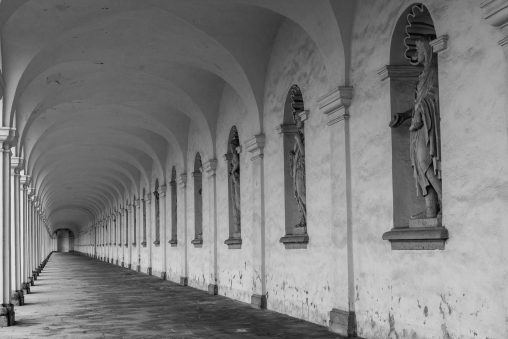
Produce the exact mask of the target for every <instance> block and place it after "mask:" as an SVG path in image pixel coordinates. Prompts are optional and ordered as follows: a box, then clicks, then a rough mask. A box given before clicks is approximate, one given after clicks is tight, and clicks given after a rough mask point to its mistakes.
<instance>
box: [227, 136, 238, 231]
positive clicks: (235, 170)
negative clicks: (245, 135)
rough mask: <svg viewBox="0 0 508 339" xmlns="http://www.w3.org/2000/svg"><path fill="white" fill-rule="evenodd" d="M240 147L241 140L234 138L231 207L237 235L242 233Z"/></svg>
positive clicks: (230, 172)
mask: <svg viewBox="0 0 508 339" xmlns="http://www.w3.org/2000/svg"><path fill="white" fill-rule="evenodd" d="M238 146H240V143H239V140H238V139H237V138H234V139H233V140H231V143H230V144H229V148H230V150H229V152H230V154H231V163H230V167H229V177H230V178H231V205H232V207H233V220H234V222H235V224H234V225H235V233H238V234H239V233H240V230H241V228H240V227H241V226H240V220H241V214H240V155H239V154H238V151H237V148H238Z"/></svg>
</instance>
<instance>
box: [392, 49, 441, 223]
mask: <svg viewBox="0 0 508 339" xmlns="http://www.w3.org/2000/svg"><path fill="white" fill-rule="evenodd" d="M416 51H417V57H418V63H419V64H422V65H423V71H422V73H421V74H420V76H419V78H418V84H417V86H416V95H415V102H414V106H413V108H412V109H411V110H409V111H407V112H404V113H398V114H396V115H395V116H394V117H393V119H392V121H391V122H390V127H397V126H400V125H401V124H402V123H403V122H404V121H405V120H406V119H409V118H411V125H410V127H409V130H410V156H411V166H412V167H413V176H414V178H415V181H416V190H417V194H418V195H421V196H423V197H424V198H425V206H426V209H425V211H424V212H422V213H420V214H418V215H415V216H413V217H412V218H414V219H420V218H436V217H438V216H439V215H440V213H441V201H442V198H441V142H440V131H439V121H440V115H439V97H438V77H437V76H438V74H437V62H436V59H435V57H434V55H433V52H432V47H431V46H430V45H429V42H428V41H425V40H418V41H416Z"/></svg>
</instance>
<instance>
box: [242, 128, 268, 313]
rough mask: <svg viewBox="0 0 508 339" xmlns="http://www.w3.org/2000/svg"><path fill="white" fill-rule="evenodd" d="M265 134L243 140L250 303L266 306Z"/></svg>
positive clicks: (258, 306) (257, 306) (261, 306)
mask: <svg viewBox="0 0 508 339" xmlns="http://www.w3.org/2000/svg"><path fill="white" fill-rule="evenodd" d="M264 147H265V135H264V134H257V135H255V136H254V137H253V138H251V139H249V140H247V142H245V149H246V150H247V151H248V152H249V153H250V155H251V161H252V198H251V207H252V216H251V218H252V233H251V234H252V242H253V253H252V270H253V274H252V276H253V277H255V278H254V281H253V286H252V295H251V298H250V302H251V305H252V306H254V307H256V308H261V309H265V308H266V261H265V254H266V248H265V246H266V245H265V241H266V239H265V183H264V178H265V174H264V161H263V149H264Z"/></svg>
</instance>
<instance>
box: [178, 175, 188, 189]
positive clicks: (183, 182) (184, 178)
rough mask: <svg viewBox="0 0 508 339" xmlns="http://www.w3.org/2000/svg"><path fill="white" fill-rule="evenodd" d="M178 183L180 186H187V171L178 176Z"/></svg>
mask: <svg viewBox="0 0 508 339" xmlns="http://www.w3.org/2000/svg"><path fill="white" fill-rule="evenodd" d="M178 185H180V187H182V188H185V187H186V186H187V173H181V174H180V176H179V177H178Z"/></svg>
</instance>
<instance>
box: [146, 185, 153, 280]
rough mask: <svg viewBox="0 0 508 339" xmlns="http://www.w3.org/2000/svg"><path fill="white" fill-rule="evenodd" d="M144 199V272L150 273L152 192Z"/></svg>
mask: <svg viewBox="0 0 508 339" xmlns="http://www.w3.org/2000/svg"><path fill="white" fill-rule="evenodd" d="M145 201H146V228H147V230H146V243H147V245H148V268H147V270H146V273H147V274H148V275H152V245H153V244H152V230H153V225H152V194H151V193H150V192H148V193H147V194H146V196H145Z"/></svg>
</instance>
